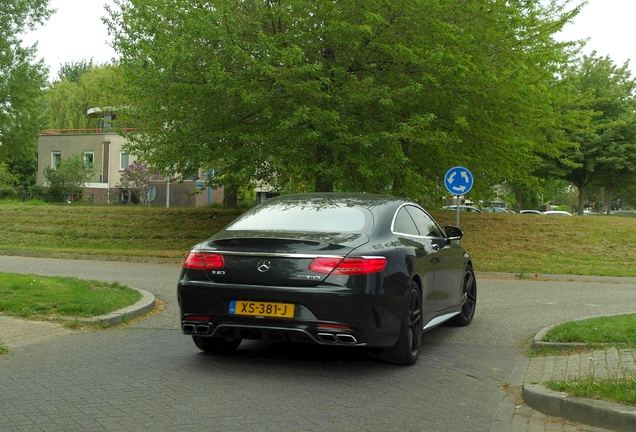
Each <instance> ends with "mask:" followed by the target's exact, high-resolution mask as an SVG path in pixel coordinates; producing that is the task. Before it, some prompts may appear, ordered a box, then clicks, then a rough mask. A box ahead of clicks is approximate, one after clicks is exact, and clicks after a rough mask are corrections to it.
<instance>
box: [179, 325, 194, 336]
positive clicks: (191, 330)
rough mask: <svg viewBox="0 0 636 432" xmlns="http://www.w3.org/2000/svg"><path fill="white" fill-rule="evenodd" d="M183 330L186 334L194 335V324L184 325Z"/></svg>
mask: <svg viewBox="0 0 636 432" xmlns="http://www.w3.org/2000/svg"><path fill="white" fill-rule="evenodd" d="M181 329H182V330H183V333H185V334H194V324H183V325H182V326H181Z"/></svg>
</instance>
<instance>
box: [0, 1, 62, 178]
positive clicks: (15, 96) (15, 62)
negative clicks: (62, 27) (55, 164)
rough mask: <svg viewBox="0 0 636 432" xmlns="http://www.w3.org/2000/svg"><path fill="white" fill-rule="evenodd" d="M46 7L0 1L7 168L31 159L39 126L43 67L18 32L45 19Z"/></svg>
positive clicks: (1, 145) (2, 155)
mask: <svg viewBox="0 0 636 432" xmlns="http://www.w3.org/2000/svg"><path fill="white" fill-rule="evenodd" d="M47 6H48V0H7V1H3V2H0V34H2V38H0V163H2V162H4V163H7V165H8V166H9V169H10V170H13V168H14V166H16V165H23V163H26V164H31V163H33V162H34V161H35V153H36V146H37V138H38V135H39V132H40V129H41V128H42V126H43V118H42V111H43V110H42V105H41V99H40V97H41V95H42V89H43V88H44V86H45V83H46V75H47V70H46V68H45V67H44V63H43V62H42V61H36V60H35V53H36V47H35V46H32V47H24V46H22V45H21V42H22V41H21V39H20V35H21V34H23V33H24V32H25V31H26V30H28V29H33V28H34V27H35V26H36V25H37V24H42V23H43V22H44V21H45V20H46V19H48V17H49V16H50V13H51V11H50V10H49V9H48V8H47ZM22 186H23V187H25V188H26V187H27V185H26V184H25V185H22Z"/></svg>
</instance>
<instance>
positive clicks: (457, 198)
mask: <svg viewBox="0 0 636 432" xmlns="http://www.w3.org/2000/svg"><path fill="white" fill-rule="evenodd" d="M455 202H456V203H457V205H456V206H455V207H456V208H455V226H456V227H458V228H459V195H455Z"/></svg>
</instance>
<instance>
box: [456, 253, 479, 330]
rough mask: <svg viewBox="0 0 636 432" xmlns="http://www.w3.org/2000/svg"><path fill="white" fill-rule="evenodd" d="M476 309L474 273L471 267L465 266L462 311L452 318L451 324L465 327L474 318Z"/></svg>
mask: <svg viewBox="0 0 636 432" xmlns="http://www.w3.org/2000/svg"><path fill="white" fill-rule="evenodd" d="M476 307H477V280H476V279H475V272H473V268H472V267H471V266H469V265H468V266H466V272H465V273H464V286H463V292H462V310H461V312H460V313H459V314H458V315H457V316H455V317H454V318H453V324H455V325H457V326H462V327H463V326H467V325H468V324H470V322H471V321H472V320H473V317H474V316H475V308H476Z"/></svg>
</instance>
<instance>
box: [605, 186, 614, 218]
mask: <svg viewBox="0 0 636 432" xmlns="http://www.w3.org/2000/svg"><path fill="white" fill-rule="evenodd" d="M605 189H607V214H611V212H612V193H613V192H614V188H613V187H609V186H606V187H605Z"/></svg>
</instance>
